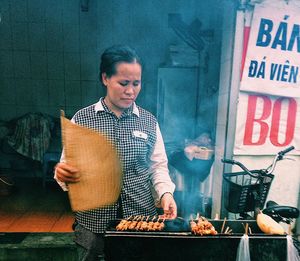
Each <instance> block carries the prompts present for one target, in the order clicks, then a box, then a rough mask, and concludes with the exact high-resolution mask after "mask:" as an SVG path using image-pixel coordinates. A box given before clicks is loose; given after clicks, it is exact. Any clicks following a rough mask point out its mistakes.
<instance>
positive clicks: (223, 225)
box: [221, 217, 226, 234]
mask: <svg viewBox="0 0 300 261" xmlns="http://www.w3.org/2000/svg"><path fill="white" fill-rule="evenodd" d="M225 223H226V217H224V221H223V224H222V228H221V234H222V233H223V230H224V227H225Z"/></svg>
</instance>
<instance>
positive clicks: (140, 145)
mask: <svg viewBox="0 0 300 261" xmlns="http://www.w3.org/2000/svg"><path fill="white" fill-rule="evenodd" d="M131 138H132V145H133V147H132V148H131V151H135V154H136V157H137V160H138V161H141V160H143V161H144V160H146V156H147V153H148V151H149V146H150V144H149V138H148V134H147V133H145V132H142V131H133V132H132V137H131Z"/></svg>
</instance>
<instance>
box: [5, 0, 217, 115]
mask: <svg viewBox="0 0 300 261" xmlns="http://www.w3.org/2000/svg"><path fill="white" fill-rule="evenodd" d="M88 2H89V10H88V12H82V11H81V8H80V0H0V13H1V22H0V36H1V37H0V120H8V119H12V118H14V117H17V116H21V115H23V114H25V113H27V112H33V111H36V112H43V113H48V114H51V115H55V116H58V115H59V110H60V109H64V110H65V111H66V113H67V115H69V116H71V115H73V113H74V112H75V111H76V110H77V109H79V108H81V107H83V106H86V105H88V104H91V103H93V102H95V101H97V99H98V97H99V96H100V95H103V94H104V90H103V89H102V87H101V86H100V84H99V81H98V67H99V55H100V53H101V52H102V51H103V50H104V48H106V47H108V46H110V45H112V44H117V43H127V44H130V45H132V46H134V47H135V48H136V49H137V50H138V52H139V53H140V54H141V56H142V57H143V58H144V60H145V61H146V66H145V70H144V86H143V91H142V92H141V94H140V98H139V101H140V102H141V103H142V104H143V105H144V107H146V108H147V109H149V110H151V111H153V112H154V113H155V108H156V79H157V78H156V77H157V68H158V67H159V64H161V63H163V62H165V60H166V56H167V48H168V46H169V45H170V44H174V43H180V42H181V40H180V39H179V38H178V37H177V36H176V34H175V33H174V32H173V31H172V29H171V28H169V27H168V13H180V14H181V15H182V18H183V19H184V21H186V22H187V23H190V22H191V21H192V20H193V19H195V18H198V19H199V20H201V22H202V26H203V29H208V28H209V27H213V26H215V24H217V23H220V22H219V21H218V19H219V18H217V17H218V15H215V16H212V15H211V13H210V12H211V10H213V9H212V8H213V7H212V6H209V5H207V3H201V1H196V0H189V1H184V0H176V1H175V0H174V1H171V0H166V1H159V0H153V1H147V0H142V1H135V0H126V1H125V0H111V1H104V0H89V1H88ZM211 2H215V3H214V4H215V5H220V4H219V2H221V0H219V1H218V0H215V1H211Z"/></svg>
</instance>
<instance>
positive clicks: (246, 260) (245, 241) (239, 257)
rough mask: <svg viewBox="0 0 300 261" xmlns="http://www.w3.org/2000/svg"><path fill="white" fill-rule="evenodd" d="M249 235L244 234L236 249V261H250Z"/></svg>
mask: <svg viewBox="0 0 300 261" xmlns="http://www.w3.org/2000/svg"><path fill="white" fill-rule="evenodd" d="M250 260H251V259H250V249H249V237H248V235H246V234H244V235H243V236H242V238H241V241H240V244H239V246H238V249H237V254H236V261H250Z"/></svg>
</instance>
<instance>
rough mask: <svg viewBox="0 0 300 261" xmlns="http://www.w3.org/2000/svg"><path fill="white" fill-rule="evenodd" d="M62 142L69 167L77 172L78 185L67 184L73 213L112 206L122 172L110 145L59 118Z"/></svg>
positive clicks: (118, 188)
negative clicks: (72, 167) (74, 168)
mask: <svg viewBox="0 0 300 261" xmlns="http://www.w3.org/2000/svg"><path fill="white" fill-rule="evenodd" d="M61 127H62V141H63V147H64V154H65V159H66V162H67V163H68V164H70V165H71V166H74V167H76V168H77V169H79V174H80V181H79V182H77V183H69V184H68V188H69V192H68V193H69V199H70V203H71V207H72V210H74V211H84V210H90V209H95V208H101V207H104V206H108V205H111V204H113V203H115V202H116V201H117V199H118V197H119V195H120V191H121V185H122V171H121V166H120V161H119V159H118V156H117V153H116V151H115V149H114V148H113V146H112V144H111V143H109V142H108V140H107V139H106V138H105V137H104V136H103V135H101V134H100V133H98V132H96V131H93V130H91V129H88V128H85V127H82V126H79V125H77V124H74V123H72V122H71V121H70V120H68V119H66V118H65V117H64V116H63V114H62V116H61Z"/></svg>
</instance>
